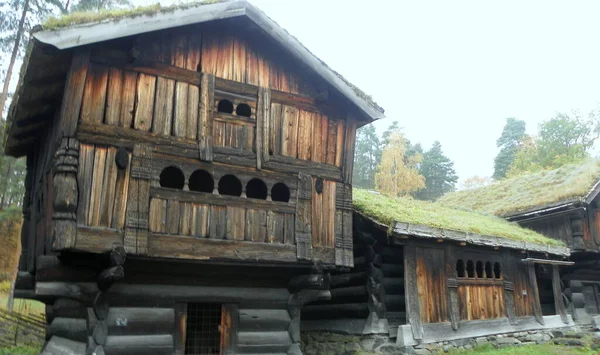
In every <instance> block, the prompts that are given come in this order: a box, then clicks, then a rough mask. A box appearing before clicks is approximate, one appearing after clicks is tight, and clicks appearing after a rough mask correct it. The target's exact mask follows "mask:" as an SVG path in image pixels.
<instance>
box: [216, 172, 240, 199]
mask: <svg viewBox="0 0 600 355" xmlns="http://www.w3.org/2000/svg"><path fill="white" fill-rule="evenodd" d="M219 194H220V195H228V196H241V195H242V183H241V182H240V179H238V178H236V177H235V176H233V175H225V176H223V177H222V178H221V179H220V180H219Z"/></svg>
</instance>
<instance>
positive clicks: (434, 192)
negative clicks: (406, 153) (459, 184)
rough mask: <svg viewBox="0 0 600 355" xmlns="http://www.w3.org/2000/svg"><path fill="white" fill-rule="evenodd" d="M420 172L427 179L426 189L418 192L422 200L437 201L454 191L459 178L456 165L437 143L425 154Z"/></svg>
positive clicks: (418, 196) (417, 195)
mask: <svg viewBox="0 0 600 355" xmlns="http://www.w3.org/2000/svg"><path fill="white" fill-rule="evenodd" d="M419 172H420V173H421V175H423V176H424V177H425V188H424V189H422V190H421V191H419V192H417V193H416V195H415V197H416V198H418V199H420V200H429V201H435V200H437V199H438V198H439V197H441V196H442V195H444V194H445V193H447V192H451V191H454V188H455V185H456V181H457V180H458V176H456V172H455V171H454V163H453V162H452V161H451V160H450V159H449V158H448V157H446V156H445V155H444V153H443V152H442V145H441V143H440V142H438V141H435V142H434V143H433V146H432V147H431V149H429V150H428V151H426V152H425V154H423V161H422V162H421V165H420V168H419Z"/></svg>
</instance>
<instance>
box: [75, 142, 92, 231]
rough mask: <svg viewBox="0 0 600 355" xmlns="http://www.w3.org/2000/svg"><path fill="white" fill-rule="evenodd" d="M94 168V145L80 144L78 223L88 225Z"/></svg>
mask: <svg viewBox="0 0 600 355" xmlns="http://www.w3.org/2000/svg"><path fill="white" fill-rule="evenodd" d="M93 169H94V146H93V145H90V144H83V143H82V144H80V145H79V169H78V171H77V186H79V204H78V207H77V223H78V224H81V225H88V216H89V211H90V196H91V193H92V179H93V176H94V174H93V171H94V170H93Z"/></svg>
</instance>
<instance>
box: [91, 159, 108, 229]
mask: <svg viewBox="0 0 600 355" xmlns="http://www.w3.org/2000/svg"><path fill="white" fill-rule="evenodd" d="M106 153H107V149H106V148H103V147H96V148H95V150H94V168H93V170H94V172H93V174H94V175H93V179H92V193H91V195H90V213H89V216H88V225H89V226H94V227H96V226H99V225H100V207H101V201H102V197H103V196H104V191H102V186H103V182H104V172H105V170H106V169H105V166H106Z"/></svg>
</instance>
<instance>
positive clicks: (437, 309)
mask: <svg viewBox="0 0 600 355" xmlns="http://www.w3.org/2000/svg"><path fill="white" fill-rule="evenodd" d="M354 209H355V215H354V226H353V228H354V268H353V269H351V270H348V271H343V272H339V271H336V272H332V274H331V289H330V293H331V299H330V300H317V301H314V302H311V303H310V304H308V305H306V306H305V307H303V309H302V329H303V331H305V332H332V331H333V332H339V333H344V334H354V335H365V334H380V335H384V336H388V337H389V338H390V339H391V340H392V341H393V342H395V344H396V346H398V347H405V346H416V345H423V344H430V343H441V342H443V341H453V340H457V339H473V338H476V337H485V336H490V335H494V334H504V333H514V332H523V331H532V332H533V331H543V330H545V329H546V330H547V329H552V328H562V327H572V326H573V320H572V319H571V317H570V315H568V314H567V312H566V309H565V304H564V301H563V298H562V296H561V284H560V279H559V277H558V276H559V268H561V267H568V266H569V265H571V264H572V262H570V261H568V260H566V259H567V258H568V256H569V249H568V248H567V247H566V246H565V244H564V243H563V242H561V241H556V240H554V239H551V238H547V237H544V236H543V235H541V234H538V233H536V232H534V231H531V230H528V229H525V228H521V227H519V226H518V225H516V224H513V223H509V222H506V221H504V220H502V219H500V218H496V217H493V216H489V215H482V214H478V213H472V212H467V211H464V210H457V209H453V208H448V207H444V206H440V205H437V204H434V203H429V202H424V201H415V200H411V199H408V198H399V199H391V198H388V197H385V196H383V195H379V194H376V193H374V192H367V191H364V190H355V191H354ZM542 267H544V268H549V270H550V275H552V277H551V284H550V291H551V293H550V298H549V299H548V300H546V299H543V298H542V297H543V296H544V295H542V294H541V293H540V289H539V287H540V286H541V285H540V279H541V276H540V271H541V268H542ZM544 301H549V302H551V305H552V309H551V312H550V311H549V312H547V313H546V312H543V310H542V302H544ZM394 338H395V339H394ZM308 339H310V336H309V337H308ZM465 344H466V343H465ZM312 345H313V344H311V342H310V341H308V342H307V347H308V348H309V349H314V348H313V347H312ZM384 345H385V344H384ZM385 346H389V345H385ZM369 350H371V349H369ZM399 350H400V349H397V351H399ZM388 351H390V349H389V348H388ZM440 351H441V350H440Z"/></svg>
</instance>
